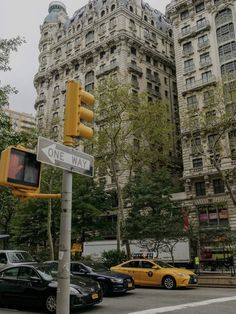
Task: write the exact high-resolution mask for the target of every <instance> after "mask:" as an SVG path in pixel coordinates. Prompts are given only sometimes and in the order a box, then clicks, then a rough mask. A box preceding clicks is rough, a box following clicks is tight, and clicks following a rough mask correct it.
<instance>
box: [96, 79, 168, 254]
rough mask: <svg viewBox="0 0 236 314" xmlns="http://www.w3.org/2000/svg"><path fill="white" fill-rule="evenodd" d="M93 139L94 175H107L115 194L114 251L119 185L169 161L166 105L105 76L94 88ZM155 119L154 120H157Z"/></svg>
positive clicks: (121, 211) (119, 211)
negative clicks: (94, 123)
mask: <svg viewBox="0 0 236 314" xmlns="http://www.w3.org/2000/svg"><path fill="white" fill-rule="evenodd" d="M96 100H97V103H98V106H97V108H96V112H95V113H96V115H97V118H96V124H97V128H98V130H97V132H96V139H95V142H96V143H95V155H96V166H97V169H98V177H104V176H105V177H106V176H109V177H111V179H112V187H113V188H114V189H115V191H116V194H117V201H118V205H117V250H118V251H119V250H120V245H121V243H120V242H121V239H122V238H123V240H125V239H124V237H122V234H121V230H122V225H123V224H124V193H123V187H124V185H125V183H126V182H128V181H129V180H130V178H132V176H133V175H134V173H135V172H138V171H140V169H141V168H143V167H144V168H145V167H146V168H150V167H151V168H152V169H156V168H157V167H158V166H160V165H163V164H164V163H169V162H170V161H169V158H168V156H169V151H170V149H171V148H170V140H169V139H170V138H169V137H170V134H171V127H170V123H169V120H168V110H167V104H165V103H163V102H160V101H156V102H153V101H148V95H147V94H143V95H134V94H133V93H132V92H131V88H130V86H129V85H127V84H124V83H122V82H120V81H118V80H114V79H112V78H110V77H109V78H107V79H105V80H103V81H102V82H101V84H99V85H98V87H97V90H96ZM157 121H158V123H157Z"/></svg>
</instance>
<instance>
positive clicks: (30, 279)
mask: <svg viewBox="0 0 236 314" xmlns="http://www.w3.org/2000/svg"><path fill="white" fill-rule="evenodd" d="M56 294H57V281H56V279H55V278H53V276H52V274H51V270H50V268H48V267H46V266H45V265H43V266H41V265H21V266H11V267H7V268H4V269H3V270H1V271H0V304H2V305H9V306H21V305H22V304H23V305H26V306H29V307H38V308H44V309H45V310H46V311H47V312H48V313H55V311H56ZM101 301H102V289H101V287H100V285H99V284H98V283H97V282H95V281H93V280H83V279H82V280H81V279H78V278H74V279H73V278H72V279H71V281H70V308H71V309H77V308H79V307H85V306H91V305H94V304H97V303H99V302H101Z"/></svg>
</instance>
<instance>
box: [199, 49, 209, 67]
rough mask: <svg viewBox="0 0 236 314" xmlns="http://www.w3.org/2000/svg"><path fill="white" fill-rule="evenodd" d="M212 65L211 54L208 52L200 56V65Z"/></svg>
mask: <svg viewBox="0 0 236 314" xmlns="http://www.w3.org/2000/svg"><path fill="white" fill-rule="evenodd" d="M209 63H210V53H209V52H206V53H203V54H201V55H200V65H205V64H209Z"/></svg>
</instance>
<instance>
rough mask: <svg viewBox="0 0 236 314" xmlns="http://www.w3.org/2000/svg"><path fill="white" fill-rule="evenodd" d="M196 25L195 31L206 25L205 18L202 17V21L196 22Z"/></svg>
mask: <svg viewBox="0 0 236 314" xmlns="http://www.w3.org/2000/svg"><path fill="white" fill-rule="evenodd" d="M196 24H197V29H199V28H201V27H203V26H205V25H206V18H205V17H203V18H202V19H200V20H198V21H197V23H196Z"/></svg>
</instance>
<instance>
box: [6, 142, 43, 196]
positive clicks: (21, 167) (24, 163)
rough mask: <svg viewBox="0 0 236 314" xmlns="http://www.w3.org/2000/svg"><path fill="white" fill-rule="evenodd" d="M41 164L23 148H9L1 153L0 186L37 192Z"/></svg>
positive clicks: (34, 155)
mask: <svg viewBox="0 0 236 314" xmlns="http://www.w3.org/2000/svg"><path fill="white" fill-rule="evenodd" d="M40 173H41V163H40V162H38V161H37V160H36V154H33V153H31V152H29V151H27V150H26V149H24V148H23V147H21V148H18V147H13V146H9V147H8V148H7V149H5V150H4V151H2V153H1V160H0V185H5V186H9V187H13V188H18V189H22V190H25V189H26V190H31V191H35V192H36V191H39V186H40Z"/></svg>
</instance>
